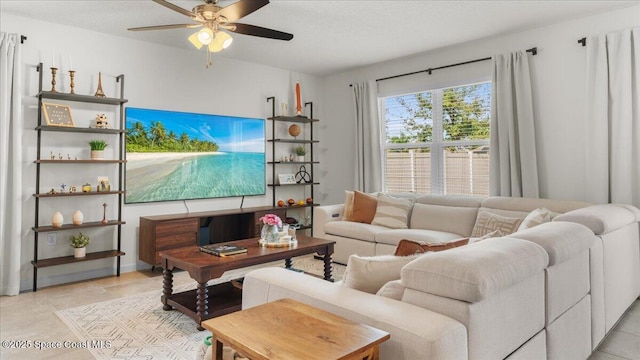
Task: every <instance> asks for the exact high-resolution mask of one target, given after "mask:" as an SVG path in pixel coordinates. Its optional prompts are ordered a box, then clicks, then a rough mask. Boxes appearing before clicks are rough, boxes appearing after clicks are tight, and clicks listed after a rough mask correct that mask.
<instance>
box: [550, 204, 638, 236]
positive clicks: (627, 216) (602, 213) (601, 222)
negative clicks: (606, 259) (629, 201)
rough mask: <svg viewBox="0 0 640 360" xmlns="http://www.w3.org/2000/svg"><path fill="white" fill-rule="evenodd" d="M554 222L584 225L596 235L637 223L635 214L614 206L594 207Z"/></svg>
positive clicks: (559, 216) (570, 212)
mask: <svg viewBox="0 0 640 360" xmlns="http://www.w3.org/2000/svg"><path fill="white" fill-rule="evenodd" d="M553 221H569V222H574V223H578V224H582V225H584V226H586V227H588V228H589V229H591V231H593V233H594V234H596V235H602V234H606V233H608V232H611V231H613V230H616V229H618V228H621V227H623V226H625V225H628V224H631V223H632V222H635V221H636V217H635V214H633V213H632V212H631V211H629V210H627V209H625V208H624V207H621V206H617V205H613V204H601V205H593V206H589V207H586V208H582V209H577V210H573V211H569V212H568V213H565V214H562V215H558V216H557V217H556V218H555V219H553Z"/></svg>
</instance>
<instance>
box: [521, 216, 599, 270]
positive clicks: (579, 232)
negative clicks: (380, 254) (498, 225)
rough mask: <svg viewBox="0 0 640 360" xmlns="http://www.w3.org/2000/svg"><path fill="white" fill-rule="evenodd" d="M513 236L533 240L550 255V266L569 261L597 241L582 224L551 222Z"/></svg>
mask: <svg viewBox="0 0 640 360" xmlns="http://www.w3.org/2000/svg"><path fill="white" fill-rule="evenodd" d="M511 237H514V238H518V239H523V240H528V241H532V242H534V243H536V244H538V245H540V246H542V247H543V248H544V250H545V251H546V252H547V254H548V255H549V266H552V265H555V264H559V263H562V262H564V261H567V260H568V259H569V258H571V257H574V256H577V254H579V253H581V252H583V251H585V250H587V249H589V248H590V247H591V245H593V242H594V241H595V239H596V238H595V236H594V235H593V232H592V231H591V230H589V229H588V228H586V227H585V226H582V225H580V224H575V223H570V222H550V223H546V224H541V225H539V226H536V227H533V228H531V229H527V230H523V231H518V232H517V233H515V234H511Z"/></svg>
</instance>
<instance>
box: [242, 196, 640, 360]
mask: <svg viewBox="0 0 640 360" xmlns="http://www.w3.org/2000/svg"><path fill="white" fill-rule="evenodd" d="M401 196H407V195H401ZM409 196H410V195H409ZM413 198H414V200H415V205H413V207H412V209H411V213H410V216H409V221H408V225H409V226H408V228H407V229H389V228H385V227H381V226H376V225H371V224H361V223H352V222H349V221H344V220H342V211H343V205H333V206H323V207H319V208H318V209H317V210H316V217H315V219H314V236H317V237H323V238H327V239H332V240H335V241H336V246H335V251H336V252H335V260H337V261H338V262H342V263H346V262H347V260H348V256H349V255H351V254H359V255H364V256H371V255H380V254H389V253H393V250H394V249H395V246H396V245H397V243H398V241H399V240H400V239H414V240H423V241H431V242H434V241H437V242H446V241H451V240H454V239H458V238H460V237H468V236H470V235H471V232H472V229H473V227H474V224H475V221H476V218H477V217H478V214H479V213H480V212H485V211H486V212H490V213H494V214H499V215H503V216H510V217H520V218H524V217H525V216H527V214H529V212H531V211H533V210H535V209H537V208H541V207H545V208H547V209H550V210H551V211H554V212H557V213H562V214H561V215H558V216H556V217H555V218H554V220H553V221H552V222H549V223H544V224H541V225H538V226H535V227H533V228H530V229H527V230H523V231H518V232H516V233H513V234H510V235H508V236H505V237H500V238H494V239H488V240H483V241H480V242H477V243H473V244H470V245H467V246H463V247H460V248H456V249H452V250H447V251H443V252H439V253H431V254H427V255H424V256H421V257H419V258H417V259H416V260H413V261H411V262H410V263H408V264H407V265H406V266H404V267H403V268H402V271H401V274H400V279H399V280H396V281H394V282H393V283H394V284H389V285H393V286H394V287H395V288H396V291H395V292H394V295H392V296H391V298H389V297H385V296H380V295H375V294H369V293H365V292H362V291H358V290H354V289H351V288H348V287H345V286H342V285H340V284H331V283H328V282H323V281H321V280H318V279H315V278H312V277H309V276H306V275H304V274H297V273H293V272H288V271H286V270H281V269H263V270H258V271H255V272H252V273H249V274H248V275H247V276H246V277H245V282H244V293H243V307H251V306H255V305H258V304H261V303H264V302H268V301H273V300H276V299H279V298H283V297H291V298H296V299H298V300H301V301H303V302H306V303H309V304H311V305H314V306H317V307H320V308H323V309H326V310H329V311H331V312H334V313H336V314H339V315H343V316H345V317H347V318H350V319H352V320H355V321H359V322H363V323H367V324H369V325H372V326H375V327H378V328H380V329H383V330H386V331H389V332H390V333H391V339H390V340H389V341H387V342H385V343H384V344H383V345H382V346H381V355H382V358H392V359H427V358H428V359H503V358H509V359H545V358H549V359H585V358H587V357H588V356H589V355H590V354H591V352H592V350H593V349H595V347H597V345H598V344H599V343H600V341H601V340H602V339H603V338H604V336H605V334H606V333H607V332H608V331H609V330H610V329H611V328H612V327H613V326H614V325H615V323H616V322H617V321H618V319H619V318H620V317H621V316H622V314H623V313H624V311H625V310H626V309H627V308H628V307H629V306H630V305H631V303H632V302H633V300H634V299H635V298H637V297H638V295H640V246H639V244H640V235H639V232H640V228H639V223H638V222H639V221H640V211H639V210H638V209H636V208H634V207H631V206H622V205H611V204H609V205H594V206H592V205H590V204H587V203H582V202H570V201H555V200H545V199H522V198H501V197H490V198H476V197H467V196H435V195H428V196H420V197H413Z"/></svg>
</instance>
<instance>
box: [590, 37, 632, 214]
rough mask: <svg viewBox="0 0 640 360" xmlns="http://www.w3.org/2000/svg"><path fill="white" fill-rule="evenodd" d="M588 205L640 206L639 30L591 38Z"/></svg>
mask: <svg viewBox="0 0 640 360" xmlns="http://www.w3.org/2000/svg"><path fill="white" fill-rule="evenodd" d="M586 50H587V88H586V90H587V105H586V106H587V119H586V124H585V131H586V134H585V136H586V137H585V138H586V147H587V148H586V160H587V161H586V174H585V178H586V182H587V185H586V186H587V193H586V195H587V200H589V201H592V202H595V203H610V202H614V203H625V204H633V205H635V206H640V28H635V29H627V30H623V31H619V32H615V33H611V34H606V35H598V36H590V37H588V38H587V49H586Z"/></svg>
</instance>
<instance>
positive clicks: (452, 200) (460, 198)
mask: <svg viewBox="0 0 640 360" xmlns="http://www.w3.org/2000/svg"><path fill="white" fill-rule="evenodd" d="M483 200H484V197H482V196H474V195H435V194H429V195H422V196H420V197H418V198H416V203H419V204H429V205H443V206H454V207H470V208H476V209H477V208H479V207H480V204H481V203H482V201H483Z"/></svg>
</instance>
